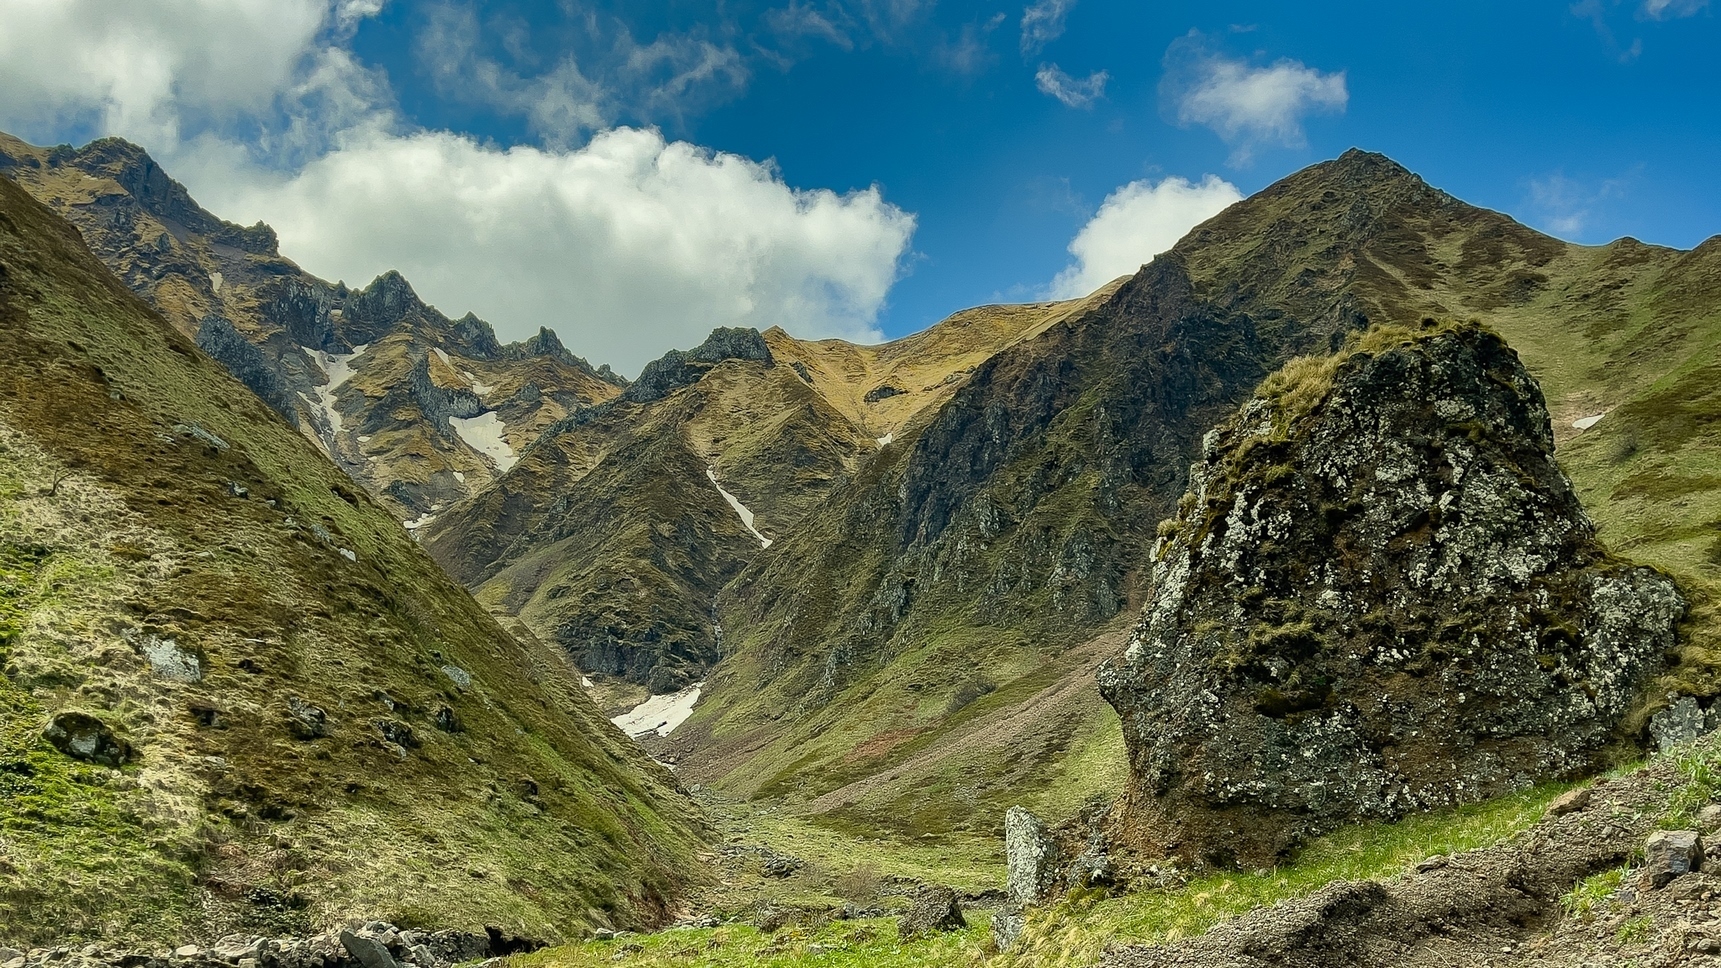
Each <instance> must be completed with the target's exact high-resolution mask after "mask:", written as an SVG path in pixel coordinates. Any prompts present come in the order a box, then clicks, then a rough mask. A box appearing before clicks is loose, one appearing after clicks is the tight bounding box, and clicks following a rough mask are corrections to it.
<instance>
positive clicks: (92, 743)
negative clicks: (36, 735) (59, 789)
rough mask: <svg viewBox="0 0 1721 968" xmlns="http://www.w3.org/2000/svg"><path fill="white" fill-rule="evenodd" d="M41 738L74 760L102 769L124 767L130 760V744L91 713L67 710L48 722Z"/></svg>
mask: <svg viewBox="0 0 1721 968" xmlns="http://www.w3.org/2000/svg"><path fill="white" fill-rule="evenodd" d="M42 738H43V739H46V740H47V741H48V743H49V745H51V746H53V747H54V748H55V749H57V750H59V751H60V752H62V753H64V754H66V755H67V756H70V757H72V758H73V759H78V760H85V761H88V762H90V763H99V764H101V765H102V766H115V767H117V766H124V765H125V764H126V761H128V760H130V759H131V744H129V743H127V742H126V741H125V740H124V739H122V738H120V737H119V736H116V735H115V734H114V731H113V730H112V729H110V728H109V727H108V724H107V723H104V722H102V721H101V720H99V719H97V718H96V717H94V716H91V715H90V714H89V713H85V712H78V711H76V710H67V711H65V712H62V713H58V714H56V715H55V716H54V718H53V719H51V720H49V721H48V726H47V728H46V729H44V730H42Z"/></svg>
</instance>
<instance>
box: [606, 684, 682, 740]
mask: <svg viewBox="0 0 1721 968" xmlns="http://www.w3.org/2000/svg"><path fill="white" fill-rule="evenodd" d="M588 681H589V680H588ZM703 688H705V683H703V682H696V683H694V684H693V685H691V686H688V687H687V688H686V689H683V690H681V691H680V692H669V693H664V694H663V695H661V696H652V697H651V698H650V699H647V700H646V701H645V702H642V703H640V704H639V705H637V706H635V707H633V709H631V710H629V711H628V712H625V713H622V714H621V715H620V716H617V717H616V718H614V719H612V720H610V722H612V723H615V724H616V725H617V726H619V727H621V731H622V732H624V733H626V734H628V735H629V736H632V737H633V738H634V739H638V738H640V737H641V736H644V735H646V734H647V733H656V734H657V735H659V736H668V735H669V734H670V733H673V732H675V727H677V726H680V725H681V724H682V723H685V722H687V717H689V716H691V715H693V704H694V703H697V702H698V701H699V691H700V690H701V689H703Z"/></svg>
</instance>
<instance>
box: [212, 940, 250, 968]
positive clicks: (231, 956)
mask: <svg viewBox="0 0 1721 968" xmlns="http://www.w3.org/2000/svg"><path fill="white" fill-rule="evenodd" d="M262 950H263V939H262V938H250V937H246V936H245V935H242V934H232V935H228V936H227V937H225V938H222V939H221V940H220V941H217V942H216V943H215V947H213V948H210V949H209V956H210V957H212V958H218V959H220V960H222V961H225V962H228V963H229V964H236V963H238V962H239V961H240V960H241V959H244V958H256V957H257V955H258V953H259V952H261V951H262Z"/></svg>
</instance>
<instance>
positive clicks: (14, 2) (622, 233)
mask: <svg viewBox="0 0 1721 968" xmlns="http://www.w3.org/2000/svg"><path fill="white" fill-rule="evenodd" d="M381 6H382V4H381V2H380V0H128V2H127V3H125V4H116V3H109V2H105V0H63V2H41V0H0V23H4V24H5V29H4V30H3V31H0V126H5V127H9V128H11V129H12V130H15V131H17V132H18V133H19V134H21V135H23V136H25V137H27V138H30V139H32V140H36V141H38V142H49V141H54V140H60V139H66V140H72V139H78V140H81V139H83V138H87V137H92V136H96V135H104V134H117V135H120V136H123V137H127V138H130V139H132V140H134V141H137V142H139V143H140V144H142V145H143V146H144V147H145V148H147V149H149V150H150V151H151V152H152V153H153V154H154V155H155V156H156V158H157V159H158V160H159V161H161V162H162V164H163V167H164V168H166V169H167V170H168V171H169V172H170V173H171V174H173V175H174V176H175V177H177V178H179V179H180V180H181V181H183V182H184V183H185V184H186V186H187V187H188V188H189V189H190V190H191V191H192V193H193V195H194V196H195V197H197V198H198V199H199V200H200V201H201V202H203V203H204V204H205V205H206V206H207V207H208V208H209V209H210V210H212V211H214V212H216V213H217V214H219V215H222V216H224V217H226V218H229V219H232V220H234V221H239V222H245V223H249V222H251V221H253V220H256V219H263V220H265V221H267V222H269V223H270V224H272V225H273V226H274V227H275V229H276V230H277V232H278V234H279V236H280V238H281V247H282V251H283V252H284V253H285V254H286V255H288V256H289V257H291V258H293V259H295V260H297V261H299V262H300V264H302V265H304V266H305V267H306V268H307V269H308V270H310V271H312V272H314V273H317V274H318V275H322V276H325V277H327V278H330V279H337V278H338V279H345V280H346V281H347V282H349V283H352V284H358V285H362V284H364V283H366V282H368V281H369V280H370V279H371V278H373V277H374V276H376V275H377V274H378V273H380V272H382V271H384V270H387V269H391V268H398V269H399V270H401V271H402V272H403V273H404V274H405V275H406V276H407V278H408V279H410V280H411V281H412V283H413V286H414V287H415V288H416V289H417V290H418V291H419V292H420V294H421V295H423V296H424V297H425V298H426V299H427V300H429V301H431V302H433V303H435V304H437V305H438V306H439V307H440V308H442V309H443V310H445V311H447V312H448V313H449V314H450V315H459V314H461V313H464V312H466V311H468V310H471V311H474V312H477V313H478V314H479V315H481V316H483V317H485V318H487V319H489V320H491V322H492V323H494V324H495V326H496V329H497V332H498V334H499V335H500V336H502V337H503V338H504V339H518V338H521V337H524V336H527V335H530V334H531V333H532V332H534V331H535V330H536V328H537V327H538V326H540V325H547V326H551V327H553V328H555V329H556V330H557V331H558V332H559V333H560V334H561V336H562V337H563V339H564V340H565V341H566V342H567V344H568V345H569V346H570V347H572V348H573V349H574V350H575V351H576V352H578V353H581V354H582V355H585V356H587V357H589V358H591V359H593V360H594V362H610V363H613V364H615V365H617V366H618V367H620V368H622V369H624V370H632V369H636V368H637V367H639V366H640V365H641V364H643V363H644V362H645V361H647V360H648V359H650V358H652V357H655V356H658V355H660V354H661V353H662V352H663V351H665V350H667V349H669V348H670V347H672V346H690V345H693V344H696V343H698V342H699V341H700V340H702V339H703V338H704V337H705V335H706V334H707V333H708V332H709V331H710V329H711V328H712V327H713V326H719V325H750V326H759V327H766V326H771V325H774V324H775V325H782V326H784V327H785V328H787V329H789V330H791V331H793V332H795V333H797V334H800V335H805V336H845V337H848V338H853V339H876V338H877V337H878V333H877V331H876V329H875V327H874V320H875V318H876V316H877V313H878V310H879V309H880V307H881V306H882V304H883V302H884V299H885V296H886V294H887V293H888V292H889V290H890V287H891V286H892V284H893V283H894V282H895V281H896V278H897V276H898V274H899V269H900V261H901V258H902V256H903V254H904V253H905V251H906V250H907V247H908V242H909V239H910V237H911V236H912V234H913V231H914V226H915V219H914V217H913V215H911V214H909V213H905V212H903V211H902V210H900V209H898V208H896V207H895V206H893V205H890V204H888V203H887V202H885V201H884V199H883V198H882V196H881V195H880V193H879V191H878V190H877V189H876V188H874V189H868V190H865V191H858V192H851V193H848V194H837V193H835V192H831V191H823V190H800V189H796V188H793V187H791V186H789V185H787V184H785V183H784V181H783V180H782V178H781V177H780V175H779V174H778V172H777V171H776V169H775V168H773V167H772V166H770V165H769V164H760V163H757V162H753V161H750V160H748V159H745V158H741V157H738V156H735V155H729V154H720V153H713V152H710V151H707V150H705V149H702V148H699V147H697V146H694V145H690V144H686V143H682V142H670V141H667V140H666V139H665V138H664V137H663V136H662V135H661V134H660V133H658V132H657V131H656V130H654V129H645V130H641V129H635V128H608V127H606V126H607V125H608V124H610V123H611V117H610V115H608V114H606V113H605V111H607V110H609V108H610V106H611V105H613V104H615V103H618V102H617V101H610V102H605V101H603V100H602V97H606V96H610V95H609V94H608V93H607V92H606V91H605V90H603V89H601V88H600V87H599V85H597V84H594V83H592V82H590V81H588V80H587V79H586V77H585V75H584V74H582V73H581V72H580V70H579V65H577V64H575V63H574V62H573V61H572V60H571V59H564V60H562V61H560V62H558V63H557V64H555V65H553V66H552V67H550V68H549V69H547V70H546V71H545V73H544V74H543V75H542V76H540V77H536V78H524V77H520V76H518V75H514V74H509V73H507V72H505V71H503V70H502V69H501V68H499V67H497V66H496V65H495V64H493V63H491V62H487V61H485V60H484V59H483V58H481V57H477V56H476V55H474V56H471V57H467V56H465V55H464V54H460V51H459V49H458V48H450V49H452V50H454V52H455V53H456V54H460V57H459V58H457V59H456V63H455V68H456V72H457V77H456V78H455V79H456V80H460V81H463V82H466V83H472V82H474V81H475V80H476V81H477V82H478V83H479V85H480V86H479V93H480V94H482V95H483V98H481V100H483V99H488V100H489V101H490V102H503V103H505V104H506V105H507V106H508V107H509V108H510V109H513V110H517V111H518V112H520V113H521V114H522V115H523V116H526V117H528V119H529V120H530V121H531V123H532V124H533V125H534V126H535V127H537V128H540V129H542V130H544V131H546V132H556V131H559V132H568V131H580V130H591V129H596V130H597V133H595V134H594V135H592V136H591V138H590V141H589V143H586V144H585V145H584V146H583V147H577V148H576V147H568V146H566V145H565V144H562V143H558V139H556V138H550V137H547V138H546V143H547V144H548V145H549V146H548V147H537V148H535V147H514V148H503V147H498V146H495V145H490V144H481V143H479V142H478V141H476V140H474V139H472V138H468V137H465V136H462V135H459V134H455V133H451V132H446V131H421V130H415V129H413V127H412V126H411V125H409V124H408V123H407V122H405V121H404V120H403V119H402V118H401V117H400V116H399V115H398V113H397V112H396V110H395V108H394V106H393V101H392V97H391V95H390V93H389V89H388V84H387V79H386V77H385V76H384V75H382V74H381V73H380V72H373V71H371V70H370V69H367V68H366V67H365V66H364V65H362V64H361V63H360V62H359V61H357V59H356V58H355V57H354V56H353V55H352V53H351V52H350V50H348V49H347V47H346V43H347V41H348V40H350V38H351V37H352V36H353V31H354V30H355V29H356V24H357V22H358V21H359V20H362V18H363V17H365V16H369V15H371V14H373V13H375V12H376V11H377V10H379V9H380V8H381ZM912 7H913V3H912V2H907V0H889V5H888V6H887V7H886V8H885V11H886V12H887V13H889V14H891V15H899V14H900V15H907V13H909V12H912V11H911V8H912ZM455 26H456V27H461V26H465V24H461V23H456V24H455ZM622 34H623V36H622V37H621V38H620V40H619V41H616V42H614V43H611V44H610V45H609V55H610V56H611V58H612V61H613V62H606V70H613V73H612V74H610V75H606V77H605V80H606V81H609V80H612V79H613V78H618V77H619V78H621V87H622V88H623V89H624V90H623V94H622V95H618V96H617V97H626V98H632V99H634V103H642V104H643V103H646V102H650V101H652V99H654V98H656V99H658V100H659V102H664V103H667V102H671V101H675V102H679V101H680V100H683V99H684V98H685V97H687V96H689V92H690V91H692V89H694V88H696V87H698V86H700V85H707V84H721V83H727V82H728V81H729V80H732V79H733V77H734V71H735V70H736V69H737V68H736V66H735V64H734V63H733V61H732V60H731V56H730V55H731V54H732V53H733V52H726V49H725V48H722V47H720V46H718V45H715V44H710V43H707V42H705V41H702V40H701V39H700V38H697V37H686V36H681V35H678V36H676V37H673V38H660V39H659V40H658V41H654V42H653V43H651V44H645V45H640V44H635V43H633V42H632V40H631V38H629V37H626V36H625V28H624V29H623V31H622ZM433 39H435V38H433ZM504 39H505V40H506V38H504ZM612 39H613V38H612ZM443 40H444V41H446V38H443ZM462 58H463V59H462ZM630 85H631V86H630ZM492 106H493V107H495V106H496V104H494V103H492ZM660 106H661V105H660ZM568 140H572V139H568Z"/></svg>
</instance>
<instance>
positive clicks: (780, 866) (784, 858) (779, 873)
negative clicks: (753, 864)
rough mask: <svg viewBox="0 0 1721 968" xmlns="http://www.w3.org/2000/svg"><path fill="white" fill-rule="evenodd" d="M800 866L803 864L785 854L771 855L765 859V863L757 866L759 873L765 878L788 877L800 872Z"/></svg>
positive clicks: (796, 858) (798, 859)
mask: <svg viewBox="0 0 1721 968" xmlns="http://www.w3.org/2000/svg"><path fill="white" fill-rule="evenodd" d="M802 866H803V864H802V862H801V860H800V858H798V857H790V856H788V855H787V854H773V855H772V856H770V857H767V858H765V862H764V863H763V864H760V865H759V873H761V874H764V875H765V876H766V877H788V876H789V875H791V874H793V873H795V872H796V871H798V870H800V869H801V867H802Z"/></svg>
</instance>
